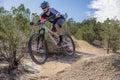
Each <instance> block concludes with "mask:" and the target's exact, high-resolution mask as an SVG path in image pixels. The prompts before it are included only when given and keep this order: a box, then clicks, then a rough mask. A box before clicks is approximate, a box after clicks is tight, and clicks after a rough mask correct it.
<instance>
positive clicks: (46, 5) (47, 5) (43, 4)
mask: <svg viewBox="0 0 120 80" xmlns="http://www.w3.org/2000/svg"><path fill="white" fill-rule="evenodd" d="M40 7H41V8H45V7H49V3H48V2H47V1H44V2H43V3H41V6H40Z"/></svg>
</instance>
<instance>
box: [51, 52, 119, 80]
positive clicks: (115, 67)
mask: <svg viewBox="0 0 120 80" xmlns="http://www.w3.org/2000/svg"><path fill="white" fill-rule="evenodd" d="M49 80H120V55H119V54H111V55H108V56H99V57H96V58H92V59H89V60H87V59H86V60H80V61H78V62H76V63H75V64H73V65H72V66H71V67H69V68H67V69H65V70H63V71H61V72H58V73H57V74H56V75H54V76H52V77H51V78H50V79H49Z"/></svg>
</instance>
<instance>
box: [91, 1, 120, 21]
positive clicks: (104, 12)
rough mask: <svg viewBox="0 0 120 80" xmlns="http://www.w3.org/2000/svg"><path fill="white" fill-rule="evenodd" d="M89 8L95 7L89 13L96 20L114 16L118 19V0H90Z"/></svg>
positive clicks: (119, 3)
mask: <svg viewBox="0 0 120 80" xmlns="http://www.w3.org/2000/svg"><path fill="white" fill-rule="evenodd" d="M89 8H91V9H95V11H94V12H93V14H92V13H91V15H92V16H93V17H96V18H97V20H98V21H101V22H103V21H104V20H106V18H110V19H113V18H114V17H116V19H119V20H120V0H92V1H91V4H90V5H89ZM89 15H90V14H89Z"/></svg>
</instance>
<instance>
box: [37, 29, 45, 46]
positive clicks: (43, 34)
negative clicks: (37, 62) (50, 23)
mask: <svg viewBox="0 0 120 80" xmlns="http://www.w3.org/2000/svg"><path fill="white" fill-rule="evenodd" d="M39 34H40V35H39V36H38V41H37V48H38V47H39V45H42V47H43V46H44V38H45V29H40V30H39ZM40 38H42V39H41V41H40Z"/></svg>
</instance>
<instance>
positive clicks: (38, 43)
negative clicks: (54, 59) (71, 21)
mask: <svg viewBox="0 0 120 80" xmlns="http://www.w3.org/2000/svg"><path fill="white" fill-rule="evenodd" d="M47 21H48V20H44V21H41V22H39V25H41V26H40V28H39V30H38V32H36V33H33V34H32V35H31V36H30V38H29V41H28V49H29V54H30V57H31V59H32V60H33V61H34V62H35V63H36V64H43V63H45V62H46V60H47V58H48V56H49V55H48V45H47V42H46V37H45V34H48V36H49V37H50V39H51V41H52V42H53V43H54V44H55V45H56V46H58V45H57V43H58V40H59V35H58V34H57V33H56V32H53V31H51V30H50V29H49V28H47V27H46V24H45V23H46V22H47ZM33 27H35V26H34V25H33ZM62 38H63V42H62V45H60V46H59V47H61V48H62V49H63V50H64V52H65V53H66V54H67V55H70V56H71V55H74V53H75V44H74V41H73V39H72V38H71V36H69V35H68V34H63V35H62Z"/></svg>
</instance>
